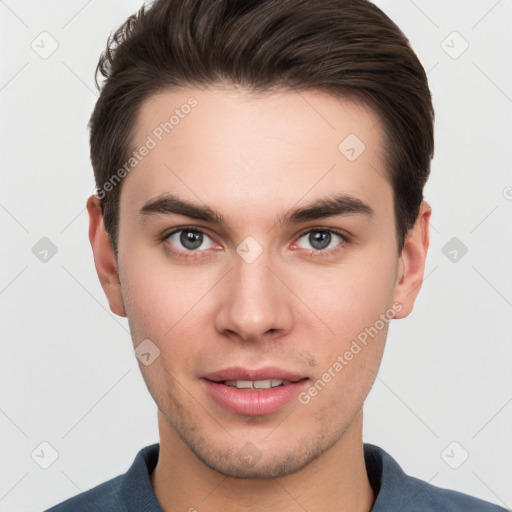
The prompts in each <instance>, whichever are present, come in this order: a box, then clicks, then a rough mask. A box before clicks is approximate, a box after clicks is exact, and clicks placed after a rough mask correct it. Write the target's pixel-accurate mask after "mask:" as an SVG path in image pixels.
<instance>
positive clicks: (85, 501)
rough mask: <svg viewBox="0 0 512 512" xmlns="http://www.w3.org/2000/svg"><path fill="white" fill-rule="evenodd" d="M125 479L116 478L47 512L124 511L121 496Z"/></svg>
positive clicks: (120, 476)
mask: <svg viewBox="0 0 512 512" xmlns="http://www.w3.org/2000/svg"><path fill="white" fill-rule="evenodd" d="M123 479H124V475H119V476H116V477H115V478H112V479H111V480H108V481H106V482H103V483H102V484H99V485H97V486H96V487H93V488H92V489H89V490H88V491H85V492H82V493H81V494H78V495H77V496H73V497H72V498H69V499H67V500H66V501H63V502H62V503H59V504H58V505H55V506H54V507H52V508H50V509H48V510H46V512H72V511H73V512H86V511H90V510H95V509H97V510H109V511H111V512H117V511H122V510H123V511H124V509H123V508H121V496H120V488H121V484H122V481H123Z"/></svg>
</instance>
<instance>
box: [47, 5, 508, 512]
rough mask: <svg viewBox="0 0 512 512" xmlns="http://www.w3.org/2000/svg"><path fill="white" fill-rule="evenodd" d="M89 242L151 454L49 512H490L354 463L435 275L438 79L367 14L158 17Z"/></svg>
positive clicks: (472, 501)
mask: <svg viewBox="0 0 512 512" xmlns="http://www.w3.org/2000/svg"><path fill="white" fill-rule="evenodd" d="M98 70H99V71H100V72H101V73H102V74H103V76H104V77H105V78H106V80H105V82H104V84H103V86H102V88H101V94H100V97H99V99H98V102H97V104H96V107H95V110H94V112H93V115H92V117H91V122H90V128H91V160H92V164H93V168H94V172H95V178H96V184H97V194H96V195H93V196H91V197H90V198H89V200H88V202H87V208H88V212H89V216H90V230H89V236H90V241H91V245H92V248H93V252H94V260H95V265H96V269H97V272H98V276H99V279H100V281H101V284H102V286H103V289H104V291H105V294H106V296H107V299H108V301H109V304H110V308H111V310H112V311H113V312H114V313H116V314H118V315H120V316H126V317H127V318H128V320H129V324H130V330H131V334H132V338H133V343H134V347H135V351H136V354H137V357H138V359H139V361H140V368H141V371H142V374H143V376H144V379H145V381H146V384H147V386H148V389H149V391H150V393H151V395H152V396H153V398H154V400H155V402H156V403H157V405H158V409H159V412H158V424H159V432H160V443H159V444H155V445H152V446H149V447H146V448H144V449H143V450H141V451H140V452H139V454H138V455H137V457H136V459H135V461H134V463H133V465H132V467H131V468H130V469H129V470H128V472H127V473H126V474H125V475H121V476H119V477H117V478H114V479H113V480H110V481H108V482H105V483H103V484H101V485H99V486H97V487H95V488H94V489H91V490H89V491H87V492H85V493H83V494H81V495H79V496H76V497H74V498H72V499H70V500H68V501H66V502H64V503H62V504H61V505H58V506H56V507H54V508H52V509H50V510H52V511H54V512H57V511H66V510H70V511H71V510H73V511H82V510H109V511H128V510H134V511H157V510H164V511H178V510H184V511H186V510H188V511H194V510H198V511H201V512H203V511H241V510H250V511H274V510H279V511H295V510H307V511H309V512H315V511H319V510H336V511H354V512H368V511H370V510H371V511H373V512H381V511H399V510H404V511H406V510H407V511H426V510H435V511H448V510H449V511H472V510H475V511H477V510H478V511H480V510H482V511H491V510H503V509H501V508H500V507H498V506H495V505H492V504H490V503H486V502H484V501H481V500H478V499H476V498H473V497H470V496H468V495H464V494H461V493H458V492H455V491H450V490H445V489H440V488H437V487H434V486H432V485H429V484H427V483H425V482H422V481H420V480H417V479H415V478H412V477H409V476H407V475H405V474H404V473H403V471H402V470H401V469H400V467H399V465H398V464H397V463H396V462H395V461H394V460H393V459H392V457H391V456H390V455H389V454H387V453H386V452H385V451H384V450H382V449H380V448H379V447H376V446H372V445H364V444H363V442H362V406H363V403H364V401H365V399H366V396H367V394H368V392H369V391H370V389H371V387H372V384H373V382H374V380H375V377H376V374H377V371H378V368H379V364H380V361H381V358H382V354H383V350H384V345H385V340H386V335H387V330H388V326H389V322H390V321H391V320H392V319H397V318H403V317H406V316H407V315H409V314H410V312H411V311H412V309H413V305H414V301H415V298H416V296H417V294H418V292H419V289H420V286H421V282H422V279H423V274H424V267H425V258H426V255H427V250H428V245H429V219H430V214H431V209H430V207H429V205H428V204H427V203H426V202H425V201H424V200H423V187H424V185H425V182H426V180H427V178H428V174H429V169H430V161H431V158H432V155H433V115H434V114H433V108H432V104H431V96H430V92H429V89H428V84H427V80H426V76H425V72H424V70H423V68H422V66H421V64H420V63H419V61H418V59H417V57H416V56H415V54H414V52H413V51H412V50H411V48H410V46H409V44H408V42H407V40H406V38H405V36H404V35H403V34H402V33H401V31H400V30H399V29H398V27H396V25H395V24H394V23H393V22H392V21H391V20H390V19H389V18H388V17H387V16H385V15H384V14H383V13H382V12H381V11H380V10H379V9H378V8H376V7H375V6H374V5H373V4H371V3H369V2H368V1H366V0H319V1H315V2H312V1H310V0H267V1H265V0H262V1H254V2H249V1H247V0H246V1H241V0H239V1H233V0H231V1H230V0H216V1H214V0H188V1H187V0H157V1H156V2H154V4H153V5H152V6H151V7H150V8H149V9H145V8H142V9H141V10H140V11H139V13H138V14H137V15H134V16H132V17H131V18H129V19H128V20H127V21H126V23H125V24H124V25H123V26H122V27H121V28H120V29H119V30H118V31H117V32H116V33H115V34H114V35H113V37H112V38H111V40H110V41H109V44H108V46H107V50H106V52H105V53H104V55H103V56H102V58H101V60H100V63H99V66H98Z"/></svg>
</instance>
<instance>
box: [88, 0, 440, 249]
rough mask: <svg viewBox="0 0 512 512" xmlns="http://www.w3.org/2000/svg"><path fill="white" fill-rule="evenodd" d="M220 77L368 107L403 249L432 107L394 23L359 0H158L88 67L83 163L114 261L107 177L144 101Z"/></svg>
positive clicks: (119, 160)
mask: <svg viewBox="0 0 512 512" xmlns="http://www.w3.org/2000/svg"><path fill="white" fill-rule="evenodd" d="M98 73H101V75H103V77H104V78H105V80H104V83H103V84H102V86H101V87H100V86H99V85H98ZM226 82H228V83H231V84H234V85H236V86H238V87H243V88H245V89H247V90H249V91H254V92H272V91H274V90H291V91H303V90H320V91H324V92H327V93H329V94H331V95H334V96H339V97H342V98H352V99H355V100H360V101H362V102H364V103H365V104H367V105H368V106H370V107H371V108H372V109H373V110H374V111H375V112H376V113H377V114H378V115H379V117H380V119H381V121H382V125H383V128H384V133H385V156H384V158H385V165H386V169H387V172H388V174H389V180H390V183H391V185H392V187H393V191H394V210H395V224H396V233H397V244H398V250H399V252H400V251H401V249H402V247H403V244H404V241H405V237H406V235H407V232H408V231H409V229H410V228H411V227H412V226H413V225H414V222H415V220H416V218H417V216H418V212H419V207H420V204H421V201H422V199H423V187H424V185H425V183H426V181H427V178H428V175H429V173H430V161H431V159H432V156H433V152H434V133H433V132H434V126H433V125H434V110H433V107H432V100H431V94H430V90H429V87H428V83H427V77H426V74H425V71H424V69H423V67H422V65H421V63H420V62H419V60H418V58H417V56H416V55H415V53H414V51H413V50H412V49H411V47H410V45H409V41H408V40H407V38H406V37H405V35H404V34H403V33H402V31H401V30H400V29H399V28H398V27H397V26H396V24H395V23H394V22H393V21H391V20H390V19H389V18H388V16H386V15H385V14H384V13H383V12H382V11H381V10H380V9H379V8H378V7H376V6H375V5H373V4H372V3H371V2H369V1H367V0H314V1H311V0H156V1H154V2H153V3H152V4H151V5H150V7H149V8H148V7H147V6H145V5H143V6H142V7H141V9H140V10H139V11H138V12H137V13H136V14H133V15H132V16H130V17H129V18H128V19H127V20H126V21H125V22H124V24H123V25H122V26H121V27H119V29H117V30H116V31H115V32H114V33H113V34H111V36H110V37H109V39H108V42H107V48H106V50H105V52H103V53H102V55H101V57H100V60H99V63H98V66H97V69H96V85H97V87H98V89H100V91H101V92H100V95H99V98H98V101H97V103H96V106H95V108H94V111H93V113H92V116H91V119H90V121H89V127H90V150H91V162H92V165H93V168H94V175H95V179H96V186H97V191H100V192H101V195H100V196H99V197H100V205H101V209H102V214H103V219H104V224H105V229H106V231H107V233H108V234H109V237H110V239H111V242H112V246H113V249H114V252H115V254H116V257H117V245H118V244H117V242H118V235H119V198H120V191H121V186H122V183H120V184H119V186H110V187H104V185H105V184H106V183H107V182H109V180H111V181H110V182H111V183H113V182H112V178H113V177H114V178H116V176H114V175H115V173H116V171H117V170H118V169H120V168H121V167H122V166H123V165H124V164H125V163H126V162H127V160H128V159H129V157H130V154H131V153H132V152H133V147H132V145H133V139H134V134H135V128H136V126H135V125H136V121H137V117H138V112H139V110H140V107H141V104H142V103H143V102H144V101H145V100H146V99H148V98H149V97H150V96H151V95H153V94H156V93H158V92H163V91H165V90H167V91H170V90H172V89H173V88H177V87H187V86H205V87H208V86H212V85H216V84H219V83H226ZM340 142H341V141H340ZM117 179H118V180H119V176H117ZM114 185H115V183H114Z"/></svg>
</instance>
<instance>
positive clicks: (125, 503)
mask: <svg viewBox="0 0 512 512" xmlns="http://www.w3.org/2000/svg"><path fill="white" fill-rule="evenodd" d="M159 451H160V445H159V444H158V443H156V444H153V445H150V446H146V447H145V448H142V449H141V450H140V451H139V452H138V453H137V456H136V457H135V460H134V461H133V463H132V465H131V467H130V468H129V469H128V471H127V472H126V473H124V474H122V475H119V476H116V477H115V478H112V479H111V480H107V481H106V482H103V483H101V484H99V485H97V486H96V487H93V488H92V489H89V490H88V491H85V492H82V493H80V494H78V495H76V496H73V497H72V498H69V499H67V500H66V501H63V502H61V503H59V504H58V505H55V506H54V507H52V508H50V509H48V510H46V511H45V512H86V511H87V512H89V511H91V510H108V511H109V512H129V511H132V510H141V511H142V510H144V511H146V512H162V509H161V507H160V505H159V503H158V501H157V499H156V496H155V493H154V491H153V487H152V485H151V480H150V474H151V472H152V471H153V469H154V468H155V466H156V463H157V461H158V454H159Z"/></svg>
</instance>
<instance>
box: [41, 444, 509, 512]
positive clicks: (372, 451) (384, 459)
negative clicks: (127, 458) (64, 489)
mask: <svg viewBox="0 0 512 512" xmlns="http://www.w3.org/2000/svg"><path fill="white" fill-rule="evenodd" d="M159 449H160V445H159V444H158V443H156V444H153V445H151V446H146V447H145V448H143V449H142V450H140V451H139V453H138V454H137V456H136V457H135V460H134V461H133V464H132V465H131V467H130V469H128V471H127V472H126V473H125V474H123V475H119V476H117V477H115V478H113V479H112V480H108V481H107V482H104V483H102V484H100V485H98V486H96V487H93V488H92V489H90V490H88V491H86V492H83V493H82V494H79V495H77V496H74V497H73V498H70V499H68V500H66V501H64V502H62V503H60V504H59V505H56V506H55V507H52V508H50V509H48V510H47V511H46V512H85V511H87V512H89V511H92V512H94V511H108V512H163V510H162V507H161V506H160V504H159V503H158V500H157V499H156V495H155V493H154V491H153V487H152V485H151V480H150V478H149V475H150V474H151V473H152V471H153V469H154V468H155V466H156V463H157V460H158V452H159ZM364 458H365V463H366V470H367V472H368V479H369V481H370V484H371V486H372V488H373V490H374V492H375V496H376V499H375V504H374V505H373V508H372V510H371V512H400V511H402V512H477V511H478V512H505V511H506V509H504V508H502V507H499V506H497V505H493V504H491V503H488V502H486V501H482V500H480V499H477V498H473V497H472V496H469V495H467V494H463V493H460V492H456V491H450V490H448V489H441V488H440V487H436V486H434V485H431V484H428V483H426V482H424V481H422V480H419V479H417V478H414V477H411V476H408V475H406V474H405V473H404V472H403V471H402V469H401V468H400V466H399V465H398V463H397V462H396V461H395V460H394V459H393V458H392V457H391V456H390V455H389V454H388V453H386V452H385V451H384V450H383V449H382V448H379V447H378V446H375V445H372V444H365V445H364ZM197 506H198V507H199V505H197ZM192 509H193V507H192Z"/></svg>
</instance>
